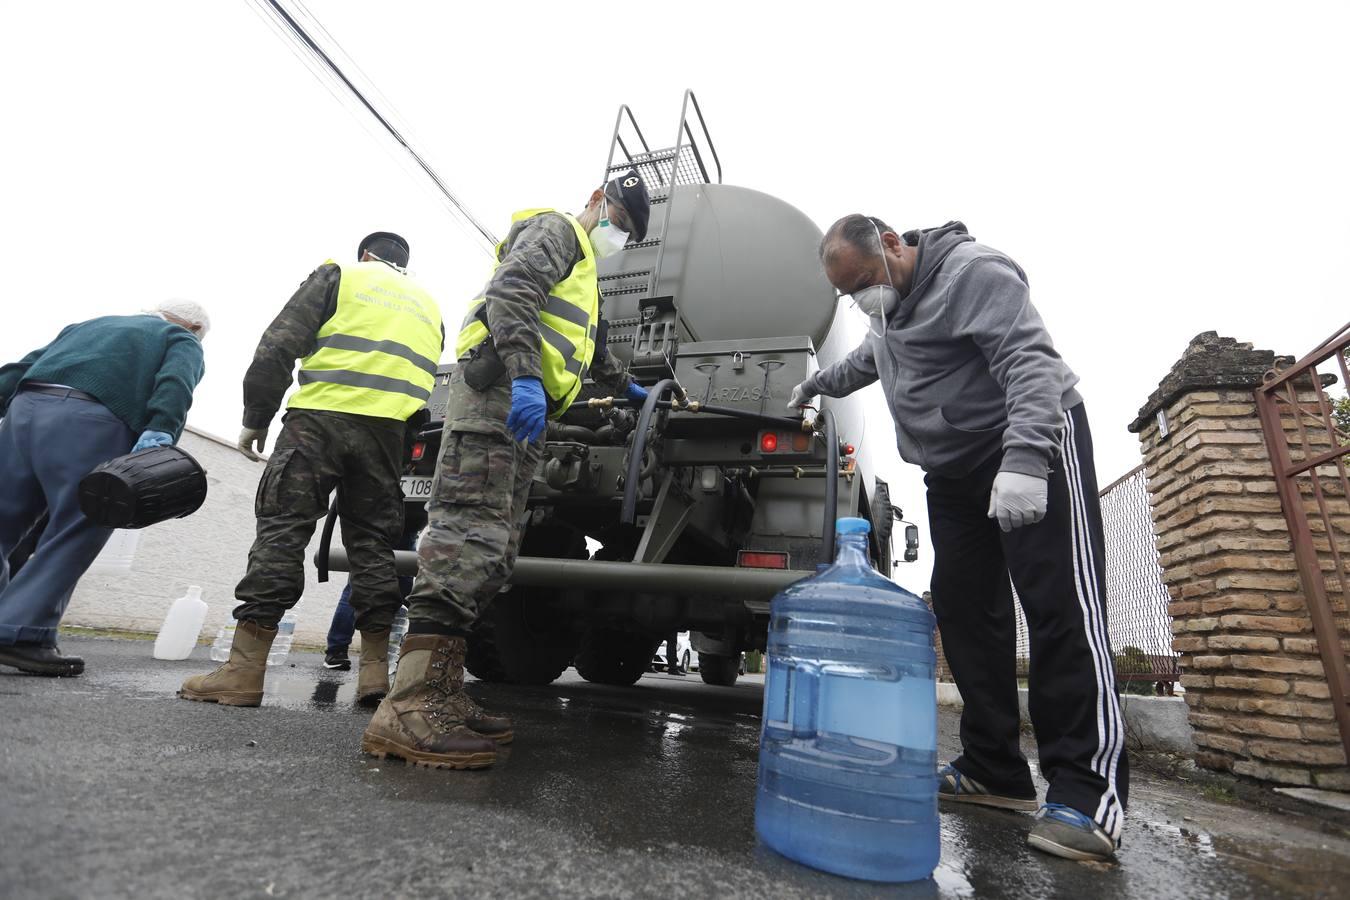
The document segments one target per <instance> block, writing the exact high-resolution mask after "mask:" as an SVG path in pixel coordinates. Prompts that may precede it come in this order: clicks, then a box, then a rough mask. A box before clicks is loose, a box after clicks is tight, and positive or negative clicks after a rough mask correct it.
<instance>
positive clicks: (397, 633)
mask: <svg viewBox="0 0 1350 900" xmlns="http://www.w3.org/2000/svg"><path fill="white" fill-rule="evenodd" d="M407 634H408V607H406V606H400V607H399V608H398V615H396V616H394V624H392V625H390V626H389V674H390V675H393V674H394V670H395V669H397V668H398V652H399V649H400V648H402V646H403V638H404V637H406V636H407Z"/></svg>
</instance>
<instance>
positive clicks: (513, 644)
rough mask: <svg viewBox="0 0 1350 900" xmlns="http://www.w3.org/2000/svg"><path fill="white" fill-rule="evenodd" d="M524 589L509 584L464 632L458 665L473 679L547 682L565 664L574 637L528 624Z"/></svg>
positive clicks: (570, 651)
mask: <svg viewBox="0 0 1350 900" xmlns="http://www.w3.org/2000/svg"><path fill="white" fill-rule="evenodd" d="M527 593H528V591H527V589H523V588H515V589H513V590H511V591H508V592H507V593H505V594H498V595H497V596H496V597H495V598H493V601H492V603H491V604H489V605H488V608H487V610H486V611H485V612H484V613H483V616H482V618H480V619H479V620H478V623H477V625H476V626H475V627H474V630H473V634H471V635H470V636H469V652H468V654H467V655H466V657H465V660H464V668H466V669H468V670H469V672H470V674H472V675H473V677H475V678H477V679H478V680H479V681H494V682H505V683H507V684H549V683H551V682H552V681H553V680H554V679H556V678H557V677H558V676H559V675H561V674H562V673H563V672H564V671H566V669H567V667H568V666H569V665H570V664H571V662H572V654H574V653H575V652H576V646H577V645H576V638H575V636H574V635H571V634H569V633H567V632H566V631H562V630H557V629H550V628H539V627H538V623H532V622H531V621H530V620H529V618H528V617H527V616H526V613H525V610H526V607H527V605H528V604H529V600H528V597H527V596H526V594H527ZM532 626H534V627H532Z"/></svg>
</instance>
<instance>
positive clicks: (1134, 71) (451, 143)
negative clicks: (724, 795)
mask: <svg viewBox="0 0 1350 900" xmlns="http://www.w3.org/2000/svg"><path fill="white" fill-rule="evenodd" d="M1028 6H1032V5H1029V4H1008V3H990V4H981V3H971V2H967V3H962V4H959V5H953V4H939V3H924V4H912V3H900V2H889V3H881V4H862V3H859V4H847V3H841V4H830V5H823V4H810V5H805V6H804V7H803V9H802V11H801V12H792V11H790V9H789V7H788V6H787V5H785V4H781V3H772V4H767V3H766V4H757V3H743V4H731V3H725V2H722V3H706V4H705V3H694V2H685V3H681V4H679V5H678V6H675V7H671V6H663V5H660V4H657V5H650V4H648V5H642V4H608V5H580V6H578V5H576V4H558V3H547V4H546V3H521V2H518V3H513V4H510V5H509V6H507V5H503V4H465V3H455V4H450V3H430V2H425V3H417V2H392V0H383V2H381V3H379V4H373V3H369V2H338V0H333V2H327V0H308V7H309V10H310V11H311V12H312V13H313V14H314V16H315V17H316V18H317V19H319V20H320V21H321V22H322V23H323V24H324V25H325V26H326V27H327V29H328V31H329V32H330V33H331V34H332V36H333V37H334V38H336V40H337V41H338V42H339V43H340V44H341V46H342V47H343V48H344V49H345V51H346V52H347V53H348V54H350V56H351V57H352V58H353V59H355V60H356V61H357V62H358V63H359V64H360V66H361V68H362V69H363V70H364V72H365V73H366V75H368V76H369V78H370V80H371V81H373V82H374V83H375V84H376V85H378V86H379V88H380V89H381V90H382V92H383V93H384V94H385V95H386V96H387V97H388V98H389V99H390V100H391V101H392V102H393V104H394V105H395V106H396V107H397V110H398V112H399V113H400V114H401V118H402V119H403V120H404V121H406V122H407V123H409V124H410V125H411V128H412V131H413V132H414V133H415V140H416V141H417V142H418V146H419V147H420V149H421V150H422V152H423V154H424V155H425V156H426V157H427V158H428V159H429V160H430V161H431V162H432V164H433V165H434V166H435V167H436V169H437V170H438V171H439V172H440V174H441V175H442V176H443V177H444V178H445V180H446V181H447V182H448V183H449V184H450V186H451V187H452V188H453V189H454V190H455V191H457V192H458V193H459V195H460V196H461V197H462V199H463V200H464V202H465V204H466V205H467V207H468V208H469V209H470V210H472V211H473V213H474V214H475V215H476V216H477V217H479V218H480V219H481V220H483V222H484V223H485V224H486V225H487V226H488V227H489V228H490V229H492V230H493V231H494V232H496V233H498V234H501V233H502V232H504V231H505V229H506V226H507V222H508V217H509V214H510V213H511V211H513V210H515V209H519V208H523V207H529V206H541V205H549V206H557V207H561V208H564V209H571V210H573V211H575V210H578V209H579V208H580V207H581V205H582V204H583V201H584V200H585V197H586V195H587V193H588V192H589V190H590V189H591V188H592V187H594V185H595V183H596V182H597V181H598V180H599V175H600V170H601V168H602V166H603V163H604V153H605V152H606V150H607V145H608V140H609V133H610V129H611V127H612V125H613V118H614V114H615V110H616V109H617V106H618V104H619V103H621V102H627V103H629V104H630V105H632V106H633V108H634V109H635V111H636V112H637V113H638V115H639V117H640V121H641V122H642V124H643V126H644V129H646V130H647V131H648V136H649V139H651V140H652V141H653V143H658V142H659V143H662V144H665V143H668V142H669V141H670V140H671V139H672V138H673V137H674V126H675V122H676V116H677V114H678V111H679V106H678V104H679V99H680V92H681V91H682V90H683V89H684V88H685V87H692V88H694V89H695V90H696V91H697V92H698V94H699V97H700V99H701V101H702V104H703V109H704V112H705V114H706V115H707V117H708V121H709V126H710V128H711V129H712V132H713V137H714V139H715V141H716V143H717V148H718V151H719V153H720V155H721V159H722V162H723V166H724V169H725V173H726V179H725V180H726V181H727V183H731V184H738V185H744V186H747V187H752V188H756V189H758V190H762V191H766V192H768V193H771V194H775V195H777V196H780V197H782V198H783V199H785V200H787V201H788V202H790V203H792V204H794V205H795V206H797V207H799V208H800V209H802V210H803V211H804V212H806V214H807V215H809V216H810V217H811V218H813V219H814V220H815V221H816V222H817V224H819V225H820V226H821V227H825V226H827V225H828V224H829V223H830V222H831V221H833V220H834V219H835V218H837V217H838V216H840V215H842V214H844V213H847V212H853V211H861V212H866V213H870V214H873V215H878V216H881V217H882V218H884V219H885V220H887V221H888V222H890V223H891V224H892V225H894V226H896V227H897V228H902V229H903V228H910V227H918V226H932V225H938V224H941V223H943V222H945V221H947V220H948V219H960V220H962V221H964V222H965V223H966V225H967V226H968V227H969V229H970V231H971V233H972V234H974V235H975V237H976V238H977V239H978V240H980V241H982V242H984V243H986V244H989V245H991V246H994V247H997V248H998V249H1000V250H1003V251H1005V252H1007V253H1009V254H1011V255H1012V256H1013V257H1014V258H1015V259H1017V261H1018V262H1019V263H1021V265H1022V266H1023V268H1024V269H1025V270H1026V271H1027V273H1028V275H1029V277H1030V281H1031V289H1032V298H1033V300H1034V302H1035V304H1036V306H1037V307H1038V308H1039V310H1040V311H1041V314H1042V316H1043V317H1044V318H1045V320H1046V322H1047V324H1048V325H1049V328H1050V330H1051V333H1052V334H1053V335H1054V338H1055V342H1056V344H1057V346H1058V348H1059V349H1060V351H1061V353H1062V354H1063V355H1064V357H1065V358H1066V360H1067V361H1068V363H1069V365H1070V366H1071V367H1072V368H1073V369H1074V370H1075V371H1076V372H1078V374H1079V375H1080V376H1081V377H1082V383H1081V385H1080V390H1081V392H1082V393H1083V395H1084V396H1085V397H1086V398H1087V403H1088V410H1089V412H1090V417H1091V423H1092V429H1093V432H1094V438H1095V441H1096V446H1097V464H1098V476H1099V480H1100V482H1101V483H1102V484H1103V485H1104V484H1106V483H1107V482H1109V481H1111V480H1113V479H1114V478H1115V477H1117V476H1118V475H1120V474H1122V473H1124V472H1125V471H1127V470H1128V469H1130V468H1131V467H1132V466H1134V465H1136V464H1137V463H1138V461H1139V453H1138V449H1137V444H1136V441H1135V439H1134V437H1133V436H1132V435H1130V434H1129V433H1127V432H1126V431H1125V426H1126V424H1127V423H1128V422H1129V421H1130V420H1131V419H1132V418H1133V416H1134V415H1135V413H1136V411H1137V410H1138V408H1139V406H1140V405H1141V404H1142V403H1143V401H1144V399H1145V398H1146V397H1147V395H1148V394H1149V392H1150V391H1151V390H1152V389H1153V388H1154V387H1156V385H1157V383H1158V381H1159V380H1160V379H1161V378H1162V376H1163V375H1164V374H1165V373H1166V372H1167V370H1168V368H1169V367H1170V365H1171V364H1172V363H1173V362H1174V361H1175V360H1176V358H1177V357H1178V356H1179V354H1180V353H1181V351H1182V349H1183V348H1184V347H1185V345H1186V343H1187V341H1189V340H1190V338H1191V337H1193V336H1194V335H1195V334H1197V333H1198V332H1201V331H1205V330H1211V329H1213V330H1217V331H1219V332H1220V333H1221V334H1225V335H1229V336H1232V337H1235V338H1237V339H1239V340H1244V341H1252V342H1254V343H1255V344H1256V345H1257V346H1259V347H1263V348H1269V349H1273V350H1276V351H1277V352H1281V353H1291V354H1298V355H1301V354H1303V353H1305V352H1307V351H1308V350H1310V349H1311V348H1312V347H1313V346H1314V345H1315V344H1316V343H1318V342H1319V341H1320V340H1322V339H1323V338H1324V337H1326V336H1327V335H1328V334H1330V333H1331V332H1332V331H1333V330H1335V329H1336V328H1337V327H1339V326H1340V325H1341V324H1342V323H1343V321H1344V320H1345V319H1346V318H1350V316H1347V312H1346V311H1347V307H1348V306H1350V304H1347V303H1346V302H1345V296H1346V292H1345V288H1344V286H1343V285H1342V284H1341V283H1340V282H1339V281H1338V280H1337V279H1339V278H1342V277H1344V273H1345V272H1346V271H1347V269H1348V268H1350V267H1348V266H1347V247H1350V221H1347V209H1348V208H1350V204H1348V203H1347V201H1348V200H1350V174H1347V165H1346V160H1347V159H1350V152H1347V151H1348V150H1350V148H1347V146H1346V144H1347V140H1346V137H1347V129H1346V122H1345V117H1346V112H1345V109H1346V102H1345V91H1346V86H1347V85H1350V54H1347V52H1346V47H1347V45H1348V44H1350V31H1348V30H1347V24H1348V20H1350V14H1348V13H1347V6H1346V5H1345V4H1335V3H1327V4H1314V3H1285V4H1278V5H1276V4H1270V3H1262V4H1257V3H1232V2H1228V3H1184V4H1182V3H1176V2H1168V3H1151V2H1133V3H1128V4H1112V5H1106V4H1084V3H1066V4H1035V5H1034V8H1035V11H1034V12H1029V11H1027V9H1026V8H1025V7H1028ZM3 13H4V18H5V30H4V37H3V38H0V47H3V52H2V53H0V78H3V83H4V84H5V85H6V90H5V91H4V94H3V99H0V104H3V109H4V118H5V124H6V128H5V129H4V135H5V139H4V156H3V158H4V166H3V170H2V172H0V210H3V213H2V214H0V240H2V241H3V245H4V246H5V247H6V249H7V256H8V259H9V269H8V272H9V275H8V283H9V285H10V287H9V288H8V290H7V297H6V299H5V301H4V303H5V310H6V312H7V316H6V319H5V327H4V328H3V329H0V360H9V359H14V358H17V357H19V356H20V355H22V354H23V353H25V352H27V351H28V350H30V349H32V348H33V347H36V346H40V345H42V344H44V343H45V342H46V341H48V340H49V339H50V338H51V337H53V336H54V334H55V332H56V331H57V330H59V328H60V327H61V326H62V325H64V324H66V323H68V322H72V321H78V320H81V319H85V318H89V317H92V316H95V315H103V314H109V313H121V312H132V311H136V310H138V309H140V308H142V307H143V306H144V305H145V304H148V303H151V302H153V301H155V300H157V299H159V298H162V297H166V296H173V295H179V296H186V297H191V298H193V299H196V300H198V301H200V302H202V303H203V304H205V305H206V306H207V307H208V308H209V310H210V312H211V314H212V317H213V319H214V330H213V331H212V333H211V335H210V336H209V337H208V338H207V341H206V344H205V347H206V356H207V376H206V379H205V381H204V382H203V383H202V385H201V387H200V388H199V389H198V391H197V398H196V404H195V406H194V407H193V410H192V414H191V418H190V422H191V423H192V424H194V425H196V426H198V427H200V428H204V429H206V430H209V431H212V432H215V433H218V434H221V435H225V436H230V437H233V436H234V435H235V434H236V433H237V431H238V429H239V425H240V412H241V410H240V396H241V393H240V379H241V377H242V375H243V372H244V369H245V368H246V366H247V364H248V361H249V359H250V358H251V355H252V351H253V348H254V346H255V344H256V342H257V339H258V336H259V334H260V333H261V331H262V330H263V328H264V327H265V326H266V324H267V323H268V321H270V319H271V318H272V317H273V316H274V315H275V313H276V311H277V309H278V308H279V307H280V306H281V305H282V304H283V303H284V302H285V301H286V299H287V298H288V297H289V296H290V294H291V292H292V291H293V290H294V288H295V286H296V285H297V284H298V283H299V282H300V281H301V279H303V278H304V276H305V275H306V274H308V272H309V271H310V270H311V269H313V268H314V267H315V266H316V265H318V264H319V263H322V262H323V261H324V260H325V259H327V258H329V257H333V258H336V259H338V260H339V261H341V260H344V259H348V258H350V257H351V255H352V254H353V253H354V251H355V245H356V243H357V241H358V240H359V238H360V237H361V236H362V235H364V234H366V233H367V232H369V231H372V230H376V229H391V230H397V231H399V232H401V233H403V234H404V235H406V236H408V238H409V239H410V241H411V243H412V248H413V262H412V268H413V270H414V272H415V274H417V275H418V276H419V277H420V279H421V280H422V281H423V282H424V283H425V284H426V286H427V287H428V288H429V289H430V290H431V291H432V293H433V294H434V295H435V296H437V297H438V298H439V299H440V300H441V303H442V307H443V311H444V315H445V319H446V321H448V322H457V321H458V320H459V319H460V317H461V315H462V310H463V306H464V304H465V302H466V301H467V300H468V299H469V298H470V297H471V296H472V294H473V292H474V291H475V290H476V289H477V288H478V287H479V286H480V285H481V283H482V281H483V280H484V278H485V276H486V273H487V257H486V256H485V254H484V252H483V250H482V248H481V246H480V245H479V244H476V243H475V242H474V241H472V240H470V239H469V238H468V237H467V236H466V235H465V232H464V231H463V230H462V229H461V228H460V227H459V226H458V225H457V224H456V222H455V221H454V220H453V219H452V218H451V217H450V216H449V215H448V214H447V213H446V212H445V209H444V206H443V205H442V203H441V202H440V199H439V197H438V196H437V195H436V194H434V193H433V192H432V191H431V190H430V189H429V188H428V186H427V184H426V183H425V182H424V181H420V180H417V179H415V178H413V177H411V176H409V175H408V174H407V172H406V167H405V166H404V165H403V164H401V162H400V161H399V159H398V157H397V155H396V154H395V153H394V152H393V150H392V144H391V142H390V141H388V140H383V141H381V140H377V139H376V138H375V137H372V133H371V131H370V130H369V128H368V127H366V125H365V124H363V123H362V122H359V121H358V120H357V119H356V118H354V117H353V116H352V115H351V114H350V113H349V112H348V111H347V109H346V108H345V107H344V106H342V105H340V104H339V103H338V102H337V101H336V100H335V99H334V98H333V96H332V95H331V94H330V93H328V92H327V90H326V89H325V88H324V87H323V86H322V85H321V84H320V83H319V82H318V81H317V80H316V79H315V78H314V77H313V76H312V75H311V74H310V73H309V72H308V71H307V70H306V69H305V67H304V66H303V65H302V64H301V63H300V61H298V60H297V59H296V57H295V56H294V55H293V54H292V52H291V50H290V48H289V47H288V46H287V45H286V44H284V43H283V42H282V41H280V40H279V39H278V38H277V37H276V35H275V34H274V33H273V32H272V31H271V30H270V29H269V26H268V25H267V24H266V23H265V22H264V21H263V19H262V18H260V16H259V15H258V13H257V12H256V10H255V8H254V7H253V6H252V5H251V4H249V3H247V2H244V0H239V2H227V0H219V2H215V3H209V4H207V3H182V2H136V3H117V4H112V3H96V2H84V3H80V2H73V3H61V4H38V3H27V2H17V0H10V2H4V3H3ZM1337 273H1341V274H1339V275H1338V274H1337ZM878 414H879V415H883V416H884V415H885V413H884V412H883V411H882V410H881V409H878ZM273 434H274V436H275V431H274V433H273ZM888 473H889V474H890V475H891V478H892V481H893V483H895V484H896V485H898V487H897V488H896V490H895V493H896V501H897V502H898V503H900V504H902V505H903V506H904V507H905V508H906V510H907V511H908V512H909V513H911V515H914V516H920V517H921V516H922V515H923V512H922V496H921V491H922V488H921V484H920V482H919V481H918V479H917V477H915V473H914V472H912V471H903V470H901V469H900V468H899V466H898V464H897V465H894V466H890V467H888ZM926 555H927V554H925V556H926ZM926 572H927V566H926V564H925V565H921V566H919V567H914V568H911V569H909V570H902V571H901V572H900V573H899V574H898V578H899V580H900V581H901V582H902V583H905V584H907V585H908V586H910V587H912V588H915V589H922V587H923V582H924V581H926Z"/></svg>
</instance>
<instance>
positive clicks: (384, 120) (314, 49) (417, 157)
mask: <svg viewBox="0 0 1350 900" xmlns="http://www.w3.org/2000/svg"><path fill="white" fill-rule="evenodd" d="M255 2H256V0H255ZM262 2H265V3H266V6H265V7H264V8H265V9H266V10H267V11H269V12H271V13H273V14H274V16H275V17H276V18H277V19H279V20H280V22H281V24H282V25H284V26H285V31H286V33H287V34H286V36H288V37H290V38H292V39H293V40H294V41H296V42H298V43H299V44H300V46H301V47H303V48H304V49H305V50H307V51H309V53H310V54H311V55H312V56H313V57H314V58H315V59H316V60H317V61H318V63H319V64H320V65H321V66H322V67H323V68H324V69H325V70H327V72H329V73H330V74H331V75H332V76H334V77H336V78H337V79H338V80H339V81H340V82H341V85H342V87H343V88H345V89H346V90H347V91H348V92H349V93H350V94H351V95H352V96H353V97H355V98H356V100H357V101H358V102H359V103H360V104H361V106H362V107H363V108H364V109H365V110H366V111H367V112H368V113H370V115H371V116H373V117H374V118H375V121H376V122H378V123H379V124H380V126H381V127H382V128H383V129H384V130H385V131H386V132H387V133H388V134H389V136H390V137H392V138H393V139H394V140H395V141H397V142H398V144H399V145H400V146H401V147H403V149H404V150H406V151H407V152H408V155H409V156H410V157H411V158H412V160H413V162H415V163H417V165H418V167H419V168H421V170H422V171H423V172H424V173H426V176H427V177H428V178H430V179H431V182H432V184H434V185H435V186H436V188H437V190H439V191H440V192H441V194H442V195H443V196H444V198H445V199H446V201H447V202H448V203H449V204H450V207H451V209H452V210H453V211H454V212H455V213H456V214H458V215H459V216H460V217H462V219H463V221H465V222H467V223H468V224H469V225H470V226H472V228H473V230H474V231H476V232H477V234H478V236H480V237H482V238H483V240H485V241H486V242H487V249H488V251H489V252H491V250H492V248H495V247H496V245H497V238H496V236H495V235H493V234H492V232H490V231H488V229H487V228H486V227H484V225H483V224H482V223H481V222H479V221H478V219H476V218H475V217H474V215H473V214H472V213H470V212H469V210H468V209H467V208H465V206H464V204H463V202H462V201H461V200H460V199H459V197H457V196H455V193H454V191H452V190H450V187H449V186H448V185H447V184H446V183H445V182H444V181H443V180H442V179H441V177H440V176H439V175H438V174H436V171H435V170H434V169H433V168H431V165H430V164H429V163H428V162H427V161H426V160H425V159H423V158H422V155H421V154H420V153H418V152H417V151H416V150H415V149H413V146H412V145H411V144H410V143H409V142H408V140H407V138H405V137H404V136H403V134H402V132H401V131H400V130H399V129H398V127H397V126H395V125H394V124H393V122H391V121H390V119H389V117H387V116H386V115H385V114H384V113H382V112H381V111H380V110H379V109H378V108H376V106H375V104H374V103H372V102H371V101H370V100H369V99H367V97H366V94H365V93H364V92H363V91H362V90H361V89H360V88H359V87H357V86H356V85H355V84H354V83H352V80H351V79H350V78H348V77H347V75H346V73H345V72H343V71H342V68H341V67H340V66H339V65H338V64H337V63H336V62H334V61H333V58H332V57H331V56H329V54H328V53H327V51H325V50H324V49H323V47H321V46H319V44H318V42H317V41H315V40H314V39H313V38H312V37H310V35H309V33H308V32H307V31H306V30H305V28H304V26H302V25H301V24H300V23H299V22H297V21H296V20H295V18H294V17H293V16H292V15H291V14H290V13H289V12H287V10H286V9H285V7H283V6H282V5H281V3H280V2H278V0H262ZM306 12H308V10H306ZM309 16H310V18H311V19H313V21H314V22H315V24H316V25H318V27H319V29H320V30H321V31H323V32H324V34H328V31H327V29H325V28H324V27H323V25H322V24H320V23H319V21H318V19H315V18H314V15H313V14H312V13H309ZM330 38H331V35H330ZM334 43H336V42H334ZM339 49H340V48H339ZM315 75H316V76H319V73H318V72H315ZM320 77H321V76H320ZM321 80H322V79H321ZM367 80H369V79H367ZM372 87H373V83H372ZM377 92H378V91H377ZM334 96H337V94H336V92H334ZM339 99H341V98H339ZM386 102H388V101H387V100H386Z"/></svg>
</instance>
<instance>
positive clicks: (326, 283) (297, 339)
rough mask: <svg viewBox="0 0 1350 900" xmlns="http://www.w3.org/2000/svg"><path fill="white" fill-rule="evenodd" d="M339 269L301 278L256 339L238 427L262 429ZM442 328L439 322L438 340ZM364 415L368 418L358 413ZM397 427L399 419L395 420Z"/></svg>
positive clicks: (326, 306) (322, 317)
mask: <svg viewBox="0 0 1350 900" xmlns="http://www.w3.org/2000/svg"><path fill="white" fill-rule="evenodd" d="M341 282H342V269H341V267H340V266H338V265H337V263H325V264H324V265H322V266H319V267H318V268H317V269H315V270H314V271H313V272H311V273H310V274H309V277H308V278H306V279H305V280H304V281H303V282H301V284H300V287H299V288H297V289H296V291H295V294H294V295H293V296H292V297H291V299H290V300H288V301H287V302H286V305H285V306H284V307H282V309H281V312H280V313H278V314H277V317H276V318H275V319H273V320H272V324H271V325H268V326H267V330H266V331H264V332H263V335H262V337H261V338H260V339H259V340H258V349H257V350H256V351H255V352H254V354H253V363H252V364H251V365H250V366H249V367H248V371H247V372H245V373H244V427H245V428H266V427H267V425H268V423H269V422H271V421H272V417H273V416H275V415H276V414H277V410H278V409H280V408H281V401H282V398H284V397H285V396H286V391H287V390H288V389H289V388H290V386H291V374H292V372H293V370H294V369H295V361H296V360H297V359H303V358H304V357H306V356H309V355H310V354H311V353H313V352H314V343H315V340H316V339H317V337H318V333H319V328H320V327H322V326H323V323H324V322H327V321H328V320H329V319H331V318H332V317H333V314H334V313H336V312H337V298H338V285H339V284H340V283H341ZM444 338H445V327H444V326H443V325H442V327H441V339H442V343H444ZM363 418H369V417H363ZM397 427H399V428H402V427H403V425H402V423H399V424H398V426H397Z"/></svg>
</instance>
